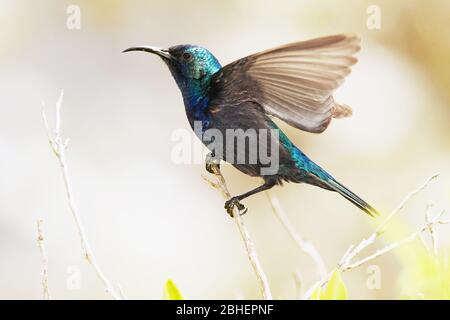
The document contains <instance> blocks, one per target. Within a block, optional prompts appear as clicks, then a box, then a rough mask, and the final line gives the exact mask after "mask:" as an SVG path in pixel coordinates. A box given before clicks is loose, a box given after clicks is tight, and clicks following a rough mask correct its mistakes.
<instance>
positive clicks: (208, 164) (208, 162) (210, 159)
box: [205, 153, 220, 174]
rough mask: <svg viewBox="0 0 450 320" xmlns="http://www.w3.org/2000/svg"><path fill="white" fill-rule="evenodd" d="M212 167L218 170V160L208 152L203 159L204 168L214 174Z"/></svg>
mask: <svg viewBox="0 0 450 320" xmlns="http://www.w3.org/2000/svg"><path fill="white" fill-rule="evenodd" d="M214 168H217V169H219V170H220V162H219V161H217V160H216V159H214V156H213V155H212V154H211V153H208V154H207V155H206V159H205V169H206V171H208V172H209V173H211V174H214V173H215V172H214Z"/></svg>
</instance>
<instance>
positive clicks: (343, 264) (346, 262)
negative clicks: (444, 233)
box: [303, 174, 450, 299]
mask: <svg viewBox="0 0 450 320" xmlns="http://www.w3.org/2000/svg"><path fill="white" fill-rule="evenodd" d="M438 176H439V174H435V175H433V176H431V177H430V178H428V179H427V180H426V181H425V183H423V184H422V185H421V186H420V187H419V188H417V189H416V190H414V191H412V192H411V193H409V194H408V195H407V196H406V197H405V198H404V199H403V200H402V201H401V203H400V204H399V205H398V206H397V208H395V209H394V210H393V211H392V212H391V214H390V215H389V216H388V217H387V218H386V220H384V221H383V222H382V223H381V224H380V225H379V226H378V227H377V228H376V230H375V232H374V233H372V234H371V235H370V236H369V237H368V238H367V239H363V240H362V241H361V242H360V243H359V244H358V245H356V246H353V245H351V246H350V247H349V248H348V249H347V251H346V253H345V254H344V255H343V256H342V258H341V259H340V261H339V263H338V269H339V270H340V271H341V272H345V271H348V270H351V269H354V268H357V267H359V266H362V265H363V264H365V263H367V262H369V261H372V260H374V259H376V258H378V257H379V256H381V255H384V254H386V253H388V252H390V251H392V250H394V249H395V248H397V247H399V246H401V245H403V244H405V243H408V242H411V241H413V240H415V239H416V238H418V237H420V236H421V235H422V233H423V232H425V231H430V232H431V230H433V228H434V227H435V226H436V225H438V224H447V223H449V222H450V221H446V220H441V217H442V215H443V213H444V212H441V213H439V214H438V215H437V216H436V217H434V218H433V219H431V218H430V217H429V215H430V213H429V212H427V214H426V216H427V221H426V224H425V225H423V226H422V227H421V228H420V229H419V230H417V231H416V232H414V233H412V234H411V235H409V236H408V237H406V238H404V239H402V240H400V241H397V242H394V243H391V244H388V245H386V246H385V247H383V248H381V249H379V250H377V251H375V253H373V254H371V255H369V256H367V257H365V258H362V259H360V260H357V261H355V262H354V261H353V260H354V258H355V257H356V256H357V255H359V254H360V253H361V252H362V251H363V250H364V249H365V248H367V247H368V246H370V245H371V244H373V243H374V242H375V241H376V240H377V239H378V238H379V237H380V236H381V235H382V234H383V233H384V231H385V230H386V226H387V224H388V223H389V222H390V221H391V220H392V218H393V217H395V216H396V215H397V214H398V213H399V212H400V211H401V210H402V209H403V208H404V207H405V205H406V203H407V202H408V201H409V200H410V199H411V198H412V197H413V196H415V195H417V194H418V193H419V192H420V191H422V190H423V189H425V188H426V187H427V186H428V184H429V183H430V181H432V180H433V179H435V178H437V177H438ZM427 211H428V210H427ZM432 241H434V243H435V244H434V246H436V242H435V241H436V239H435V240H432ZM436 250H437V249H436ZM331 274H332V273H329V274H328V275H327V276H326V277H325V278H322V279H320V280H319V281H318V282H316V283H315V284H314V285H313V286H312V287H311V288H310V289H308V290H307V292H306V293H305V294H304V295H303V298H304V299H308V298H309V297H310V296H311V293H312V292H313V291H314V290H315V289H316V288H318V287H321V286H323V285H325V284H326V283H327V282H328V281H329V279H330V276H331Z"/></svg>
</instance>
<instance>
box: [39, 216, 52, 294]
mask: <svg viewBox="0 0 450 320" xmlns="http://www.w3.org/2000/svg"><path fill="white" fill-rule="evenodd" d="M43 223H44V220H42V219H38V220H37V232H38V237H37V244H38V247H39V252H40V254H41V284H42V297H43V298H44V300H49V299H50V291H49V289H48V257H47V250H46V249H45V245H44V233H43V231H42V224H43Z"/></svg>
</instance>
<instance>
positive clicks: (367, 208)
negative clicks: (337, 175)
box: [327, 179, 380, 218]
mask: <svg viewBox="0 0 450 320" xmlns="http://www.w3.org/2000/svg"><path fill="white" fill-rule="evenodd" d="M327 184H328V185H329V186H330V187H331V188H332V189H333V190H334V191H336V192H338V193H339V194H340V195H342V196H343V197H345V198H346V199H347V200H349V201H350V202H351V203H353V204H354V205H355V206H357V207H358V208H360V209H361V210H363V211H364V212H365V213H367V214H368V215H370V216H371V217H373V218H375V217H376V216H378V215H380V214H379V212H378V211H377V210H375V209H374V208H373V207H372V206H371V205H369V204H368V203H367V202H365V201H364V200H363V199H361V198H360V197H358V196H357V195H356V194H354V193H353V192H351V191H350V190H349V189H347V188H346V187H345V186H343V185H342V184H340V183H339V182H337V181H336V180H334V179H331V180H328V181H327Z"/></svg>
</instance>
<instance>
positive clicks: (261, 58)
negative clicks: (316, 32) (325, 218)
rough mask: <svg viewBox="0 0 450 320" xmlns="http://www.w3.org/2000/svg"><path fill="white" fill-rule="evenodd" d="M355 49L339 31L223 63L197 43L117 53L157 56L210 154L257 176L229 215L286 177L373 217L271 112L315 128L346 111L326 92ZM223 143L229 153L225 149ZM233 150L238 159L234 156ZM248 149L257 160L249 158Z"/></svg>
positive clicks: (229, 204) (356, 43) (352, 38)
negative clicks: (251, 135) (239, 134)
mask: <svg viewBox="0 0 450 320" xmlns="http://www.w3.org/2000/svg"><path fill="white" fill-rule="evenodd" d="M359 49H360V39H359V37H358V36H357V35H353V34H339V35H333V36H327V37H321V38H317V39H312V40H307V41H300V42H294V43H290V44H286V45H282V46H279V47H275V48H273V49H269V50H265V51H262V52H259V53H256V54H253V55H250V56H247V57H245V58H242V59H239V60H236V61H234V62H232V63H230V64H228V65H226V66H224V67H222V66H221V64H220V63H219V61H218V60H217V58H216V57H215V56H214V55H213V54H212V53H211V52H209V51H208V50H207V49H205V48H203V47H200V46H196V45H176V46H173V47H170V48H168V49H162V48H158V47H153V46H137V47H131V48H129V49H126V50H124V51H123V52H129V51H145V52H149V53H152V54H156V55H158V56H159V57H160V58H161V59H162V60H163V61H164V62H165V63H166V65H167V66H168V67H169V70H170V72H171V73H172V76H173V77H174V79H175V81H176V83H177V85H178V87H179V89H180V91H181V93H182V96H183V100H184V106H185V110H186V115H187V118H188V120H189V123H190V125H191V128H192V129H193V130H194V131H195V132H196V134H197V136H199V137H200V139H201V140H202V142H203V143H204V144H205V145H206V146H207V147H208V148H209V149H210V150H213V151H212V156H213V157H216V158H217V157H218V158H219V161H220V160H224V161H226V162H229V163H231V164H232V165H233V166H234V167H235V168H237V169H238V170H240V171H242V172H243V173H245V174H247V175H250V176H254V177H261V178H262V179H263V180H264V184H262V185H261V186H259V187H257V188H255V189H253V190H250V191H248V192H246V193H244V194H241V195H237V196H234V197H232V198H231V199H229V200H228V201H226V203H225V209H226V210H227V211H228V213H229V214H230V215H232V214H233V213H232V212H233V208H234V206H236V207H237V208H238V209H239V210H240V211H241V212H242V213H245V212H246V208H245V207H244V206H243V205H242V204H241V203H240V201H241V200H243V199H245V198H247V197H249V196H251V195H254V194H256V193H258V192H261V191H264V190H268V189H270V188H272V187H273V186H275V185H282V183H283V182H284V181H286V182H294V183H307V184H310V185H313V186H317V187H320V188H323V189H326V190H330V191H335V192H337V193H339V194H340V195H342V196H343V197H345V198H346V199H347V200H349V201H350V202H352V203H353V204H354V205H356V206H357V207H358V208H360V209H361V210H363V211H364V212H366V213H367V214H369V215H370V216H372V217H373V216H375V215H377V214H378V212H377V211H376V210H375V209H374V208H373V207H372V206H370V205H369V204H368V203H367V202H365V201H364V200H362V199H361V198H360V197H358V196H357V195H356V194H354V193H353V192H352V191H350V190H349V189H348V188H346V187H345V186H344V185H342V184H341V183H340V182H338V181H337V180H336V179H335V178H333V177H332V176H331V175H330V174H329V173H327V172H326V171H325V170H324V169H322V168H321V167H320V166H319V165H317V164H316V163H314V162H313V161H312V160H311V159H310V158H308V157H307V156H306V155H305V154H304V153H303V152H302V151H301V150H300V149H299V148H298V147H296V146H295V145H294V143H292V142H291V140H289V138H288V137H287V136H286V135H285V134H284V133H283V132H282V131H281V129H280V128H279V127H278V126H277V125H276V124H275V123H274V121H273V120H272V119H273V117H276V118H278V119H280V120H282V121H284V122H286V123H287V124H289V125H291V126H293V127H295V128H298V129H300V130H303V131H307V132H311V133H321V132H323V131H324V130H325V129H326V128H327V127H328V126H329V124H330V122H331V120H332V119H333V118H345V117H348V116H350V115H351V114H352V109H351V108H350V107H349V106H347V105H345V104H339V103H337V102H336V101H334V99H333V92H334V91H335V90H336V89H337V88H338V87H339V86H340V85H341V84H342V82H343V81H344V78H345V77H346V76H347V75H348V74H349V73H350V67H351V66H352V65H354V64H355V63H356V62H357V61H358V60H357V59H356V58H355V56H354V55H355V53H357V52H358V51H359ZM198 125H200V128H201V129H200V130H198ZM196 126H197V127H196ZM211 129H214V130H215V132H219V133H221V134H222V137H228V136H227V130H236V129H241V130H242V131H243V132H247V131H248V130H255V131H258V132H260V133H261V132H263V134H259V135H258V136H257V138H256V139H257V143H256V144H255V143H253V144H251V143H248V141H247V140H246V142H245V143H237V141H236V139H235V138H234V137H233V138H232V139H231V138H226V139H224V140H223V139H222V140H223V141H219V140H221V139H218V138H217V136H215V138H214V139H212V138H210V139H207V138H205V137H204V134H205V133H206V131H208V130H211ZM263 140H264V141H263ZM241 142H242V141H241ZM249 145H250V148H249ZM269 145H270V148H269ZM230 147H231V150H233V152H232V153H231V154H230V153H228V152H224V150H230ZM252 147H253V148H252ZM269 149H270V151H271V152H274V153H277V154H278V157H277V164H278V165H277V168H276V169H277V170H276V171H275V172H271V173H270V174H263V173H262V172H263V169H264V168H265V169H267V168H268V166H270V165H271V163H267V161H266V159H263V158H262V156H261V155H262V154H264V152H261V151H266V152H268V151H269ZM218 151H220V152H218ZM275 151H276V152H275ZM266 154H267V153H266ZM239 156H244V158H245V161H236V157H239ZM251 156H253V157H256V160H255V159H254V161H249V158H251ZM207 168H208V163H207Z"/></svg>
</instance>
